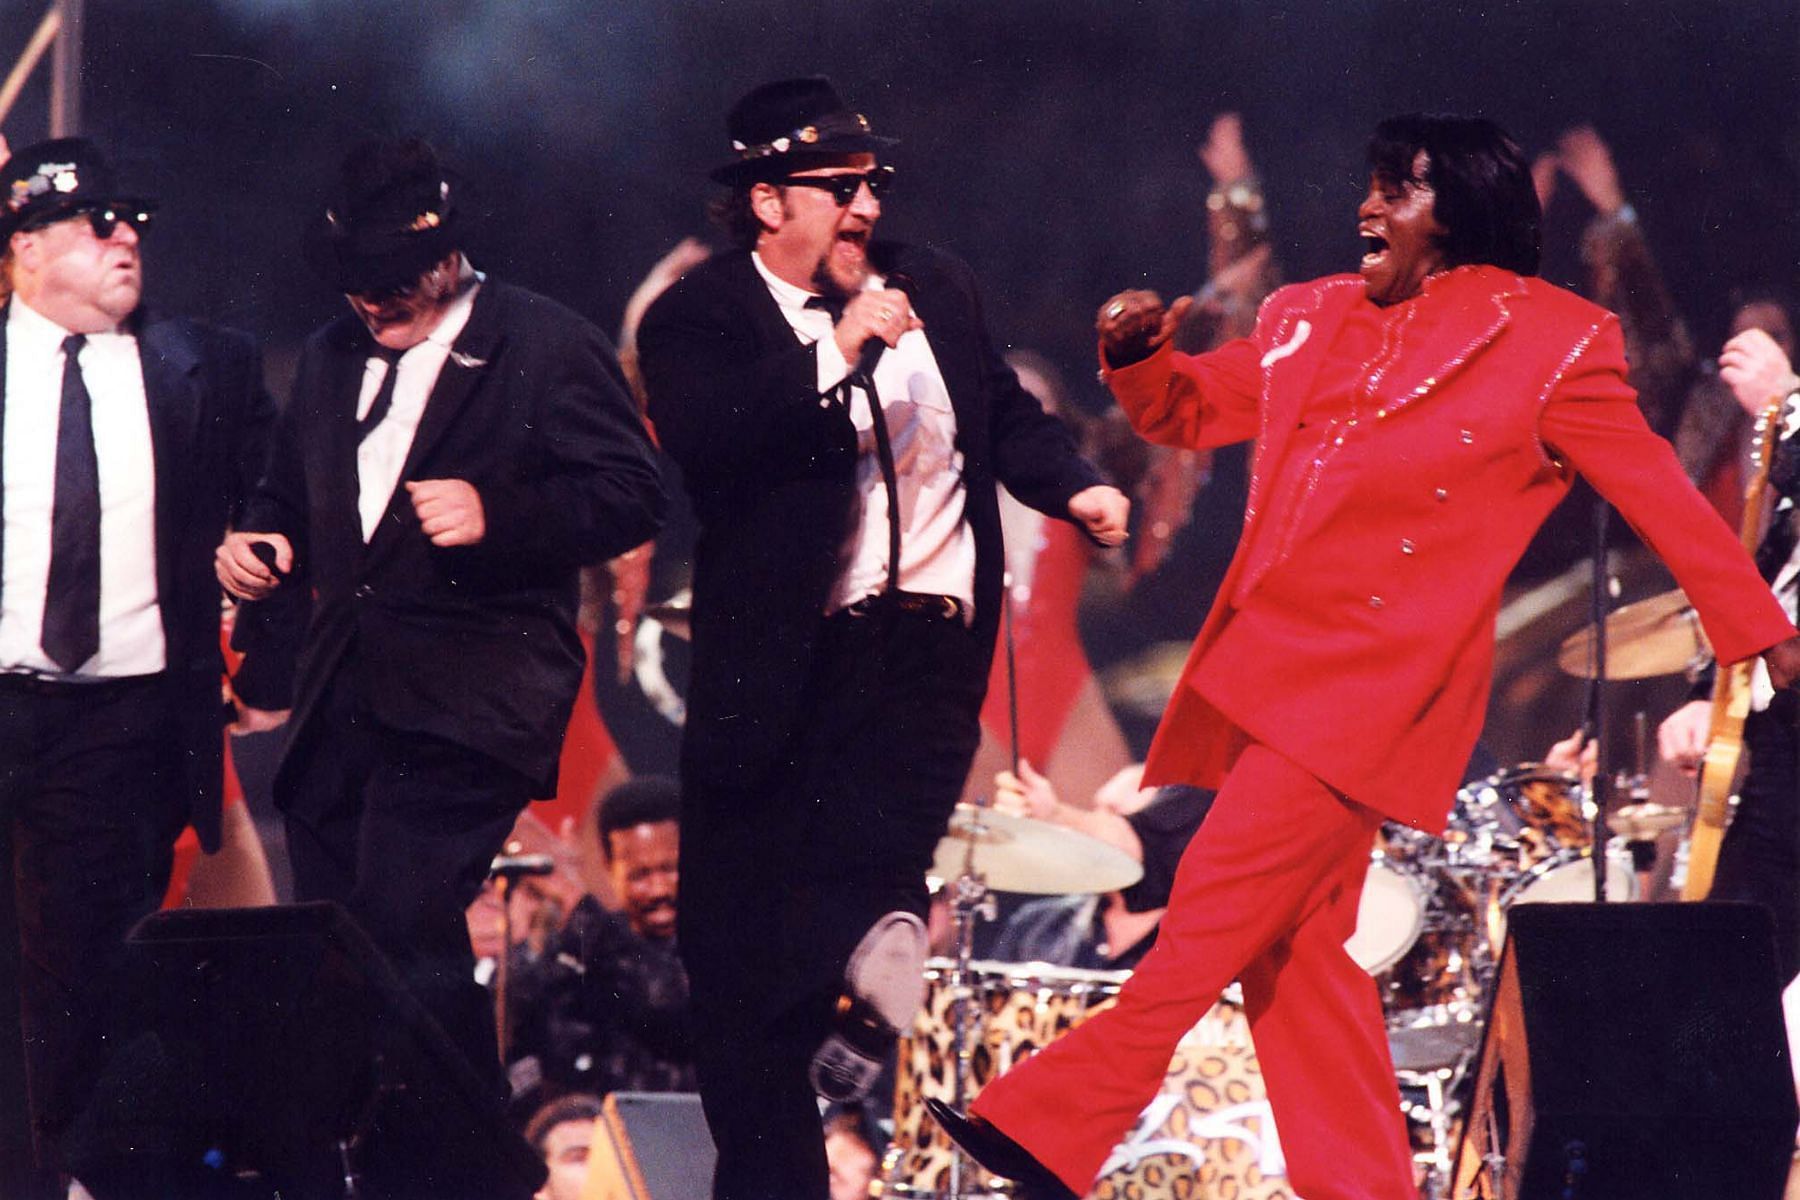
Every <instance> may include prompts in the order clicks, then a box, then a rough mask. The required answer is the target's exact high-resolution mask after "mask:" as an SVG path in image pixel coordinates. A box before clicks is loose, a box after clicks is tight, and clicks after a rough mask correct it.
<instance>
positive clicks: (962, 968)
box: [946, 807, 997, 1200]
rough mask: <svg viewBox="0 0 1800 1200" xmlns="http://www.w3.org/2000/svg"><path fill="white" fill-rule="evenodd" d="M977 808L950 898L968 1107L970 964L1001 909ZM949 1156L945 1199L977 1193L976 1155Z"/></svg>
mask: <svg viewBox="0 0 1800 1200" xmlns="http://www.w3.org/2000/svg"><path fill="white" fill-rule="evenodd" d="M980 812H981V808H980V807H978V808H977V809H976V816H975V818H974V823H973V824H972V825H971V826H970V838H969V848H968V851H967V852H966V853H965V854H964V856H963V868H962V873H961V874H959V875H958V876H957V877H956V878H955V879H952V880H951V881H950V882H949V883H948V884H947V885H946V888H947V890H948V892H949V898H950V922H951V928H952V929H953V930H954V931H955V933H956V956H955V958H954V959H953V960H952V965H951V968H950V995H951V997H952V1000H951V1005H950V1037H951V1046H952V1048H953V1049H954V1051H955V1057H956V1074H955V1083H954V1086H953V1088H952V1092H951V1099H950V1103H951V1105H952V1106H953V1107H954V1108H955V1109H956V1110H957V1111H958V1112H965V1111H967V1109H968V1103H969V1060H970V1058H971V1057H972V1056H973V1055H974V1053H975V1038H976V1035H977V1033H978V1032H979V1029H980V1026H981V998H980V997H979V996H977V995H976V992H975V985H974V974H973V972H972V971H971V970H970V964H971V963H973V962H974V958H975V921H976V918H978V917H979V918H982V919H984V920H988V921H991V920H993V919H994V917H995V914H996V911H997V910H996V907H995V904H994V894H993V893H992V892H991V891H989V890H988V886H987V878H986V877H985V876H984V875H982V874H981V873H980V872H979V871H977V870H976V869H975V846H976V843H978V842H979V841H980V840H981V836H982V834H983V833H985V832H986V826H984V825H982V823H981V817H980ZM953 1150H954V1153H953V1154H952V1155H951V1158H950V1193H949V1196H948V1197H946V1200H965V1198H973V1197H976V1196H978V1195H988V1194H989V1193H985V1192H982V1193H976V1192H964V1191H963V1172H964V1164H965V1163H969V1162H971V1161H972V1160H970V1159H969V1157H968V1155H967V1154H966V1153H964V1151H963V1149H962V1147H961V1146H953Z"/></svg>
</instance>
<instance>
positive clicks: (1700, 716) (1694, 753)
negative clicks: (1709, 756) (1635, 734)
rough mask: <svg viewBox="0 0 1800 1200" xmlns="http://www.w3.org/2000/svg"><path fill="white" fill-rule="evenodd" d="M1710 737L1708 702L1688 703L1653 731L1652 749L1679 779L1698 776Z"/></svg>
mask: <svg viewBox="0 0 1800 1200" xmlns="http://www.w3.org/2000/svg"><path fill="white" fill-rule="evenodd" d="M1711 736H1712V701H1711V700H1689V701H1688V702H1687V703H1686V704H1684V705H1682V706H1681V707H1680V708H1678V709H1676V710H1675V711H1674V712H1672V713H1670V714H1669V715H1668V717H1667V718H1666V719H1665V720H1664V721H1663V723H1662V724H1661V725H1659V726H1657V727H1656V749H1657V753H1659V754H1661V755H1662V757H1663V760H1664V761H1665V762H1668V763H1670V764H1671V765H1673V766H1674V767H1675V768H1676V769H1677V770H1679V771H1680V772H1681V773H1682V774H1683V775H1688V776H1693V775H1698V774H1699V773H1700V763H1701V762H1702V761H1703V760H1704V759H1705V758H1706V743H1707V740H1708V739H1709V738H1710V737H1711Z"/></svg>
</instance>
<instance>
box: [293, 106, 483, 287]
mask: <svg viewBox="0 0 1800 1200" xmlns="http://www.w3.org/2000/svg"><path fill="white" fill-rule="evenodd" d="M460 200H461V180H459V179H458V178H457V177H456V176H455V175H454V174H453V173H451V172H450V171H448V170H446V169H445V168H444V165H443V164H442V163H441V162H439V161H438V156H437V152H436V151H435V150H433V149H432V148H431V146H430V145H429V144H428V143H426V142H425V141H423V140H421V139H419V138H398V139H388V140H380V141H368V142H363V143H361V144H360V145H358V146H356V147H354V148H352V149H351V151H350V152H349V153H348V154H347V155H345V156H344V161H343V164H342V165H341V167H340V168H339V170H338V179H337V184H336V187H335V188H334V190H333V191H332V193H331V196H330V198H329V199H328V200H327V201H326V203H325V206H324V211H323V212H321V213H319V214H318V216H316V217H315V218H313V220H311V221H310V222H309V223H308V224H307V227H306V234H305V240H304V250H305V255H306V261H307V263H308V265H310V266H311V267H312V269H313V270H314V271H316V272H318V274H319V275H320V276H321V277H322V278H324V279H325V280H326V281H327V282H329V283H330V284H331V285H332V286H333V287H335V288H336V289H337V290H339V291H340V292H350V293H358V292H373V291H380V290H383V289H386V288H394V287H401V286H404V285H405V284H408V283H411V282H412V281H413V280H415V279H417V278H418V277H419V276H421V275H423V274H424V273H425V272H426V270H427V269H429V268H430V267H432V266H433V265H434V264H436V263H439V262H442V261H443V260H444V258H445V257H446V256H447V255H449V254H450V253H452V252H453V251H455V250H458V249H460V248H461V246H462V229H461V225H462V214H461V206H460V204H459V201H460Z"/></svg>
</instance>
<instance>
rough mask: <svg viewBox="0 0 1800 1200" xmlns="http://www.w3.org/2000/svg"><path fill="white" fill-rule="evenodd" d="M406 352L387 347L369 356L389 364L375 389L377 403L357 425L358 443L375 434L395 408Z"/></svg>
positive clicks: (379, 348) (376, 348) (376, 349)
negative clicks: (395, 392) (395, 386)
mask: <svg viewBox="0 0 1800 1200" xmlns="http://www.w3.org/2000/svg"><path fill="white" fill-rule="evenodd" d="M405 353H406V351H404V350H390V349H388V348H387V347H386V346H377V347H375V349H374V351H373V352H372V353H371V354H370V355H369V357H371V358H378V359H380V360H381V361H382V362H384V363H386V364H387V371H386V373H385V374H383V375H382V377H381V384H380V386H378V387H377V388H376V389H375V402H374V403H373V404H371V405H369V412H368V415H367V416H365V417H363V418H362V419H361V420H360V421H358V422H357V423H356V441H357V444H358V445H361V444H362V442H363V439H365V438H367V437H368V436H369V435H370V434H371V433H374V432H375V427H376V426H377V425H379V424H381V420H382V418H383V417H385V416H387V415H388V409H390V408H392V407H394V384H395V382H396V381H398V380H399V378H400V356H401V355H402V354H405Z"/></svg>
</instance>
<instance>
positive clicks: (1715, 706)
mask: <svg viewBox="0 0 1800 1200" xmlns="http://www.w3.org/2000/svg"><path fill="white" fill-rule="evenodd" d="M1781 405H1782V402H1781V401H1780V400H1776V401H1775V402H1774V403H1773V404H1771V405H1769V407H1768V408H1767V409H1765V410H1764V411H1763V413H1762V415H1761V416H1759V417H1757V419H1756V428H1755V431H1754V433H1753V434H1752V436H1751V442H1750V454H1751V458H1752V459H1753V460H1754V462H1755V469H1754V471H1753V472H1752V474H1751V477H1750V486H1749V487H1747V488H1745V489H1744V521H1743V525H1742V528H1741V529H1740V531H1739V533H1740V536H1741V537H1742V539H1743V543H1744V549H1745V550H1747V551H1749V552H1750V553H1751V554H1755V553H1756V544H1757V541H1758V539H1759V536H1760V534H1761V532H1762V526H1763V497H1764V495H1765V494H1766V493H1767V491H1768V486H1769V468H1770V465H1771V464H1772V463H1774V461H1775V442H1776V440H1777V436H1778V434H1779V431H1778V430H1777V428H1776V422H1777V421H1778V420H1779V419H1780V416H1781ZM1754 665H1755V660H1753V659H1747V660H1745V661H1744V662H1738V663H1733V664H1731V665H1730V666H1729V667H1720V668H1719V669H1718V671H1717V672H1716V673H1715V674H1714V676H1713V694H1712V727H1711V729H1710V730H1709V731H1708V733H1707V741H1706V757H1705V758H1704V759H1703V760H1702V761H1701V764H1700V803H1699V806H1698V808H1696V809H1695V812H1694V827H1693V829H1692V830H1691V831H1690V832H1689V834H1688V855H1687V878H1686V880H1685V881H1684V882H1683V883H1682V885H1681V898H1682V899H1683V900H1704V899H1706V894H1707V893H1708V892H1710V891H1712V885H1713V873H1714V871H1715V870H1716V869H1717V868H1718V865H1719V847H1720V845H1721V844H1723V842H1724V840H1725V826H1726V825H1727V824H1728V823H1729V820H1730V816H1731V791H1732V786H1733V785H1734V784H1735V783H1736V782H1737V774H1738V761H1739V759H1740V758H1741V757H1742V755H1743V750H1744V718H1745V716H1747V715H1748V714H1749V712H1750V669H1751V668H1752V667H1753V666H1754Z"/></svg>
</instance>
